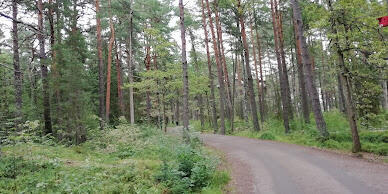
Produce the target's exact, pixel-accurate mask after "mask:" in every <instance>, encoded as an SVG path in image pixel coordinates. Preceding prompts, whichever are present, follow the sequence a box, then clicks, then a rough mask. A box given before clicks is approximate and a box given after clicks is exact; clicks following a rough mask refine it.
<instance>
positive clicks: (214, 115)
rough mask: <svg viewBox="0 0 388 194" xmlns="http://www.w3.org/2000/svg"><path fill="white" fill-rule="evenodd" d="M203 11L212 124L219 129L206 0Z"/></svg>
mask: <svg viewBox="0 0 388 194" xmlns="http://www.w3.org/2000/svg"><path fill="white" fill-rule="evenodd" d="M201 7H202V9H201V11H202V28H203V30H204V33H205V47H206V56H207V67H208V71H209V84H210V101H211V109H212V126H213V129H214V131H216V130H217V128H218V126H217V125H218V124H217V109H216V100H215V89H214V77H213V71H212V64H211V58H210V51H209V38H208V31H207V24H206V15H205V4H204V0H201Z"/></svg>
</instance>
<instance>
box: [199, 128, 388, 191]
mask: <svg viewBox="0 0 388 194" xmlns="http://www.w3.org/2000/svg"><path fill="white" fill-rule="evenodd" d="M200 137H201V139H202V140H203V141H204V143H205V144H207V145H208V146H211V147H214V148H215V149H218V150H220V151H222V152H224V153H225V155H226V159H227V161H228V163H229V165H230V168H231V171H232V173H231V174H232V183H231V184H232V188H233V189H232V191H231V192H232V193H244V194H246V193H263V194H267V193H268V194H271V193H281V194H283V193H284V194H294V193H295V194H298V193H306V194H321V193H322V194H337V193H338V194H347V193H357V194H373V193H387V194H388V165H387V164H381V163H375V162H369V161H367V160H364V159H360V158H355V157H352V156H349V155H345V154H338V153H333V152H328V151H322V150H318V149H314V148H308V147H303V146H298V145H291V144H286V143H279V142H273V141H262V140H257V139H250V138H244V137H235V136H222V135H213V134H202V135H200Z"/></svg>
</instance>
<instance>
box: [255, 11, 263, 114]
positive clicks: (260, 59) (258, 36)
mask: <svg viewBox="0 0 388 194" xmlns="http://www.w3.org/2000/svg"><path fill="white" fill-rule="evenodd" d="M254 15H256V14H255V12H254ZM257 28H258V25H257V21H256V18H255V31H256V41H257V42H256V43H257V51H258V53H257V54H258V55H259V67H260V80H261V85H260V92H259V94H260V95H259V98H260V100H261V103H260V119H261V122H264V119H265V116H266V113H265V107H266V105H265V104H266V103H265V94H264V77H263V61H262V57H261V56H262V55H261V53H262V52H261V43H260V35H259V33H258V31H257Z"/></svg>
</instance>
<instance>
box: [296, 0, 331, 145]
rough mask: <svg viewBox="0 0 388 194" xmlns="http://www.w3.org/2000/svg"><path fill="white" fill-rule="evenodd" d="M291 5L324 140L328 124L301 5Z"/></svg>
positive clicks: (306, 74)
mask: <svg viewBox="0 0 388 194" xmlns="http://www.w3.org/2000/svg"><path fill="white" fill-rule="evenodd" d="M291 3H292V8H293V17H294V19H295V22H296V26H297V30H296V32H297V33H296V34H297V36H298V40H299V42H300V47H301V51H302V63H303V67H304V73H305V80H306V84H307V90H308V93H309V94H310V98H311V101H312V108H313V112H314V118H315V122H316V125H317V128H318V130H319V132H320V134H321V136H323V137H324V138H327V137H328V136H329V132H328V131H327V129H326V122H325V120H324V118H323V115H322V110H321V106H320V102H319V95H318V92H317V88H316V86H315V83H314V78H313V72H312V63H311V58H310V54H309V52H308V48H307V43H306V38H305V37H304V35H303V21H302V12H301V10H300V7H299V3H298V1H297V0H291Z"/></svg>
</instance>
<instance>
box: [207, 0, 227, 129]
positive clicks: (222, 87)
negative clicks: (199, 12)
mask: <svg viewBox="0 0 388 194" xmlns="http://www.w3.org/2000/svg"><path fill="white" fill-rule="evenodd" d="M206 7H207V11H208V17H209V25H210V31H211V35H212V39H213V49H214V55H215V58H216V64H217V73H218V84H219V85H220V98H221V99H220V122H221V123H220V124H221V129H220V130H221V134H225V115H224V114H225V112H224V108H225V85H224V76H223V72H222V65H221V61H220V59H219V50H218V47H217V38H216V35H215V32H214V25H213V18H212V16H211V10H210V5H209V0H206Z"/></svg>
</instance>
